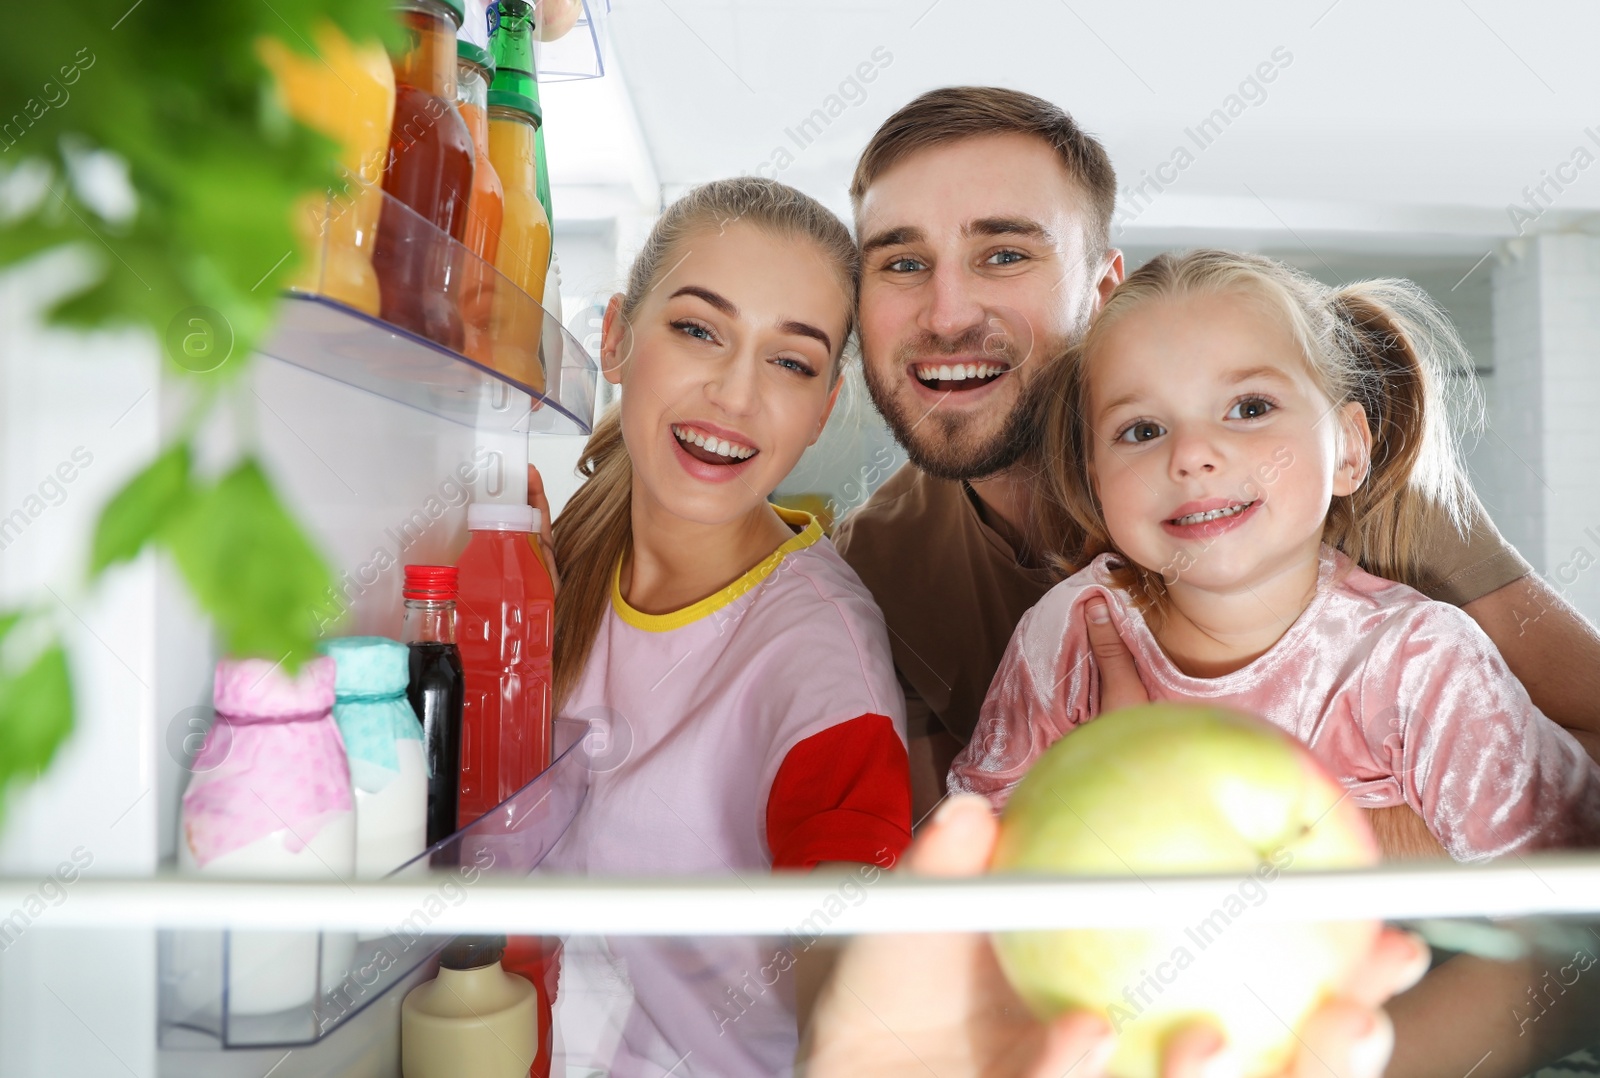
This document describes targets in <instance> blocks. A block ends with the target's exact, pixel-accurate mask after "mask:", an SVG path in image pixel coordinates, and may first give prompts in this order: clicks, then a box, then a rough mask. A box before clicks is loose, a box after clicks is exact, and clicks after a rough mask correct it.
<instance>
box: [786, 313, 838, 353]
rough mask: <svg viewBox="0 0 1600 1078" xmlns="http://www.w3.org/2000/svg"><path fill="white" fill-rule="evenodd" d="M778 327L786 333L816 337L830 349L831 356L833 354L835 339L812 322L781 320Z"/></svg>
mask: <svg viewBox="0 0 1600 1078" xmlns="http://www.w3.org/2000/svg"><path fill="white" fill-rule="evenodd" d="M778 328H779V329H781V330H783V331H784V332H785V333H794V334H798V335H799V336H801V337H815V338H816V339H817V340H819V341H821V342H822V346H823V347H824V348H826V349H827V350H828V354H829V355H830V356H831V355H833V339H832V338H831V337H829V336H828V335H827V334H826V333H824V332H823V331H822V330H820V329H818V328H817V327H816V326H813V325H812V324H811V323H810V322H795V321H788V322H780V323H779V324H778Z"/></svg>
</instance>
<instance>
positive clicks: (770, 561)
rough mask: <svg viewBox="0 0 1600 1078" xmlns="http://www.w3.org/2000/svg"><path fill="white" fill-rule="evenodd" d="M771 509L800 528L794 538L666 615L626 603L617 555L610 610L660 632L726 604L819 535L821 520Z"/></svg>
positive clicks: (678, 626)
mask: <svg viewBox="0 0 1600 1078" xmlns="http://www.w3.org/2000/svg"><path fill="white" fill-rule="evenodd" d="M772 508H773V511H774V512H776V513H777V514H778V516H779V517H780V518H782V520H783V522H784V523H785V524H787V525H789V526H790V527H793V528H799V529H800V531H799V532H797V533H796V534H795V536H794V538H792V539H790V540H788V541H787V542H785V543H784V544H783V545H782V546H780V547H778V549H777V550H774V551H773V552H772V553H771V554H768V555H767V556H766V557H765V558H763V559H761V561H760V562H759V563H758V564H757V565H756V566H755V567H753V568H752V569H751V570H750V571H749V572H747V573H745V574H744V575H743V576H741V577H740V578H739V579H738V580H735V581H734V582H733V583H732V584H729V585H728V586H727V587H725V588H723V589H722V590H721V591H719V592H717V593H716V594H714V595H708V596H706V597H705V598H704V599H701V600H700V601H699V602H697V603H690V604H689V605H688V606H686V607H683V608H681V609H679V610H673V611H670V612H668V613H666V614H646V613H644V612H643V611H640V610H635V609H634V608H633V607H631V606H629V605H628V600H626V599H624V598H623V597H622V559H621V558H618V559H617V566H616V568H615V569H613V570H612V571H611V609H613V610H615V611H616V612H617V617H619V618H621V619H622V620H623V621H624V622H626V623H627V624H629V625H631V626H633V627H634V628H635V629H644V630H646V631H648V632H654V633H664V632H667V631H669V630H671V629H681V628H683V627H684V626H685V625H689V624H691V623H693V622H696V621H699V620H700V619H701V618H703V617H705V616H706V615H708V614H710V613H712V612H713V611H717V610H721V609H722V608H723V607H725V606H727V605H728V604H730V603H732V602H735V601H736V600H738V599H740V598H741V597H743V596H744V595H745V594H746V593H748V592H749V591H750V590H751V589H752V588H754V587H755V586H756V585H758V584H760V583H761V582H762V581H763V580H765V579H766V578H767V577H768V576H770V575H772V571H773V570H774V569H776V568H777V567H778V563H779V562H781V561H783V559H784V558H786V557H788V556H789V555H790V554H792V553H794V552H795V551H797V550H804V549H805V548H806V547H808V546H811V545H812V544H813V543H815V542H816V541H817V540H818V539H821V538H822V523H821V522H820V521H819V520H817V518H816V517H814V516H812V515H811V514H810V513H803V512H800V511H798V510H795V509H784V508H782V507H781V506H776V505H775V506H773V507H772Z"/></svg>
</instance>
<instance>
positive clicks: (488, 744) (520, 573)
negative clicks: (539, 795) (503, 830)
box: [456, 504, 555, 827]
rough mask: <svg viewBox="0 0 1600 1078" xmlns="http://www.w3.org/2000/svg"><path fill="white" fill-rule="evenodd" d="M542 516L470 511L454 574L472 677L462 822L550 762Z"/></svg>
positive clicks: (551, 603)
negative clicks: (537, 542)
mask: <svg viewBox="0 0 1600 1078" xmlns="http://www.w3.org/2000/svg"><path fill="white" fill-rule="evenodd" d="M539 526H540V517H539V511H538V510H536V509H534V508H533V507H532V506H527V505H494V504H477V505H472V506H469V507H468V508H467V530H468V531H469V532H470V533H471V538H470V539H468V541H467V549H466V550H465V551H464V552H463V553H462V555H461V558H460V560H459V561H457V562H456V568H457V569H458V570H459V574H460V575H459V580H460V593H459V594H460V600H459V604H460V605H459V606H458V608H457V609H458V611H459V622H458V630H459V631H458V635H457V640H458V641H459V643H460V647H461V665H462V667H463V669H464V670H465V672H466V686H467V694H466V703H465V706H464V708H463V710H462V721H461V794H460V797H461V801H460V826H462V827H465V826H466V825H467V824H469V823H471V822H472V821H473V820H476V819H477V818H478V817H480V816H482V815H483V814H484V813H486V812H488V811H489V810H490V809H492V808H494V807H495V806H496V805H498V804H500V802H502V801H504V800H505V799H506V798H508V797H510V796H511V795H512V794H514V793H516V792H517V791H518V790H519V789H521V788H522V787H523V786H525V785H527V784H528V782H530V781H531V780H532V779H533V778H534V777H535V776H536V775H538V774H539V772H541V771H543V770H544V769H545V768H547V767H549V766H550V703H551V701H550V690H551V666H550V649H551V644H552V640H553V632H554V627H555V625H554V622H555V588H554V587H553V586H552V585H551V583H550V574H549V573H548V572H546V571H545V567H544V563H543V562H542V561H540V560H539V556H538V554H537V553H535V551H534V533H535V532H536V531H537V529H538V528H539Z"/></svg>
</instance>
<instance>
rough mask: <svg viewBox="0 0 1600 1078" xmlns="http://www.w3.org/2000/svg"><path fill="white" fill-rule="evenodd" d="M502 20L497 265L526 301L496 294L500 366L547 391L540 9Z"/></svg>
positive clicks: (494, 151)
mask: <svg viewBox="0 0 1600 1078" xmlns="http://www.w3.org/2000/svg"><path fill="white" fill-rule="evenodd" d="M499 13H500V22H499V26H498V28H497V29H496V30H495V32H494V34H493V35H492V36H491V38H490V42H489V44H490V48H491V50H492V52H493V54H494V68H495V73H494V82H493V83H491V84H490V86H489V160H490V162H491V163H492V164H493V165H494V170H495V172H496V173H498V174H499V176H500V183H501V186H502V187H503V188H504V191H505V215H504V218H503V221H502V223H501V226H500V246H499V250H498V251H497V253H496V255H495V261H494V264H495V268H496V269H498V270H499V271H500V272H501V273H502V274H504V275H505V276H506V277H507V278H508V279H509V280H510V281H511V283H512V284H514V285H516V286H517V288H519V289H520V290H521V291H522V292H523V293H525V295H522V296H518V295H507V296H502V295H501V294H500V292H497V293H496V295H495V323H496V324H495V332H494V337H495V341H494V366H495V367H496V368H497V369H499V370H501V371H503V372H504V373H506V374H508V375H510V376H511V377H513V378H517V379H519V380H520V381H522V382H524V383H525V384H527V385H531V386H532V387H533V388H535V389H537V390H540V391H543V389H544V385H545V381H544V371H543V368H542V367H541V366H540V362H539V333H540V330H541V329H542V327H543V313H542V310H541V308H540V307H539V303H540V301H541V300H542V299H543V298H544V281H545V273H546V271H547V270H548V269H549V266H550V217H549V215H548V214H547V213H546V212H545V209H544V205H543V203H541V202H540V201H539V194H538V191H539V153H538V134H539V125H540V122H541V119H542V114H541V113H540V110H539V101H538V98H537V94H538V90H537V89H536V87H535V84H534V77H533V70H534V68H533V5H532V4H531V3H529V2H528V0H500V4H499Z"/></svg>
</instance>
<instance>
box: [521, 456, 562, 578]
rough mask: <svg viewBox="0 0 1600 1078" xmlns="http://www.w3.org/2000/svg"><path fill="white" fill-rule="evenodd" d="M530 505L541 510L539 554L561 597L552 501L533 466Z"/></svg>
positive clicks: (529, 466)
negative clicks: (551, 508)
mask: <svg viewBox="0 0 1600 1078" xmlns="http://www.w3.org/2000/svg"><path fill="white" fill-rule="evenodd" d="M528 504H529V505H531V506H533V507H534V508H535V509H537V510H539V536H538V539H539V553H540V555H541V556H542V557H543V558H544V567H545V571H546V572H548V573H549V574H550V583H551V584H552V585H554V586H555V590H556V593H557V594H558V595H559V594H560V593H561V573H560V572H559V571H558V570H557V569H556V541H555V539H554V538H553V537H552V535H553V533H552V532H551V530H550V529H551V526H552V523H551V520H550V516H551V514H550V499H549V498H547V497H545V493H544V476H542V475H540V474H539V469H537V468H535V467H534V466H533V465H531V464H530V465H528Z"/></svg>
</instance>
